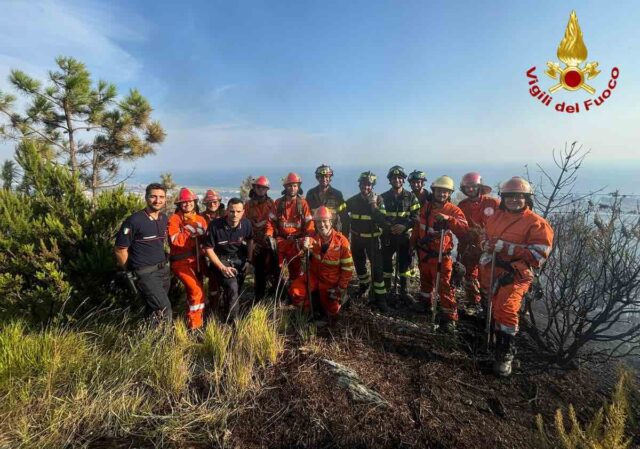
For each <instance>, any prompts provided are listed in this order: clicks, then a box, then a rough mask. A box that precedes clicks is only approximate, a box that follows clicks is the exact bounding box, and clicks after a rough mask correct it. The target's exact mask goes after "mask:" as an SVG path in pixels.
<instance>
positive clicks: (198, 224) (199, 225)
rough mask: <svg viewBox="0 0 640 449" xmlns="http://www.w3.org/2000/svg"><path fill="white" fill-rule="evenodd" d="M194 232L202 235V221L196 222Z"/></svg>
mask: <svg viewBox="0 0 640 449" xmlns="http://www.w3.org/2000/svg"><path fill="white" fill-rule="evenodd" d="M196 232H197V233H198V235H204V228H203V227H202V223H197V225H196Z"/></svg>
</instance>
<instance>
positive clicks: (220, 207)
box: [200, 189, 225, 225]
mask: <svg viewBox="0 0 640 449" xmlns="http://www.w3.org/2000/svg"><path fill="white" fill-rule="evenodd" d="M202 204H204V207H205V210H204V211H202V212H201V213H200V215H202V216H203V217H204V218H205V219H206V220H207V225H208V224H209V222H210V221H211V220H213V219H214V218H219V217H224V214H225V210H224V204H222V197H221V196H220V194H218V192H216V191H215V190H213V189H209V190H207V192H206V193H205V194H204V198H202Z"/></svg>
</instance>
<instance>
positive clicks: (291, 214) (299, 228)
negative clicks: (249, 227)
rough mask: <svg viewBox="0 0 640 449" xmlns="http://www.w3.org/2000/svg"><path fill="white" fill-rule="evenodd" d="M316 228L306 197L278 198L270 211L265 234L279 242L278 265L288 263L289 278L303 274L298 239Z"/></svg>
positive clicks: (292, 278)
mask: <svg viewBox="0 0 640 449" xmlns="http://www.w3.org/2000/svg"><path fill="white" fill-rule="evenodd" d="M313 230H314V224H313V216H312V215H311V210H310V209H309V205H308V204H307V201H306V200H305V199H304V198H301V197H300V196H297V197H296V198H294V199H291V200H288V199H287V198H286V197H282V198H279V199H277V200H276V201H275V202H274V203H273V206H272V208H271V212H269V220H268V221H267V224H266V229H265V234H266V235H267V236H268V237H275V238H276V240H277V242H278V266H280V267H282V266H283V264H285V263H286V264H288V265H287V266H288V269H289V279H290V280H291V281H293V280H294V279H296V278H297V277H299V276H302V264H301V259H300V258H301V257H302V256H301V254H300V250H301V247H300V245H299V242H298V239H299V238H301V237H306V236H309V235H310V234H311V233H312V232H313Z"/></svg>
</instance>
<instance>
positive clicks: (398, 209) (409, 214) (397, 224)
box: [381, 165, 420, 305]
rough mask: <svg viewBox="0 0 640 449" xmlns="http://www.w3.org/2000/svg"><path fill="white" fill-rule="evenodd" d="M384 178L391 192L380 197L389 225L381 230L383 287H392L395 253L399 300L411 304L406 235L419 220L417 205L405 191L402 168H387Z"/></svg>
mask: <svg viewBox="0 0 640 449" xmlns="http://www.w3.org/2000/svg"><path fill="white" fill-rule="evenodd" d="M387 179H388V180H389V184H391V189H389V190H387V191H386V192H384V193H383V194H382V195H381V197H382V201H383V203H384V209H385V211H386V216H387V222H388V223H389V227H388V228H387V229H384V231H383V235H382V263H383V268H384V281H385V288H386V290H387V291H389V290H390V288H391V279H392V278H393V276H394V266H393V256H394V254H395V256H396V267H395V272H396V273H395V275H396V277H399V278H400V298H399V299H400V300H401V301H403V302H405V303H406V304H414V302H415V300H414V299H413V297H412V296H411V295H410V294H409V292H408V288H407V284H408V282H407V279H408V278H409V276H410V266H411V252H410V249H409V236H410V234H411V230H412V229H413V227H414V225H415V223H416V222H417V221H418V213H419V211H420V203H419V202H418V199H417V198H416V196H415V195H414V194H413V193H411V192H409V191H407V190H405V189H404V181H405V179H407V174H406V173H405V171H404V168H402V167H400V166H399V165H394V166H393V167H391V168H390V169H389V172H388V173H387ZM396 305H398V304H396Z"/></svg>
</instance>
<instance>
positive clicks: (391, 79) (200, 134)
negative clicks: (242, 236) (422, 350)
mask: <svg viewBox="0 0 640 449" xmlns="http://www.w3.org/2000/svg"><path fill="white" fill-rule="evenodd" d="M572 9H575V10H576V12H577V15H578V20H579V23H580V26H581V28H582V32H583V35H584V41H585V44H586V46H587V49H588V51H589V56H588V61H597V62H599V64H600V65H599V68H600V69H601V70H602V72H601V73H600V75H599V76H598V77H596V78H594V79H593V80H590V81H589V84H591V85H592V86H593V87H594V88H596V90H597V93H596V96H597V95H598V94H599V93H600V92H602V91H603V90H604V89H605V88H606V84H607V82H608V81H609V78H610V72H611V69H612V68H613V67H618V68H619V70H620V76H619V78H618V80H617V86H616V88H615V89H614V90H613V91H612V94H611V96H610V97H609V98H608V99H606V101H605V103H604V104H603V105H602V106H600V107H598V108H595V109H594V110H592V111H589V112H585V111H581V112H580V113H578V114H573V115H571V114H566V113H559V112H556V111H554V110H553V109H552V108H549V107H545V106H543V105H542V104H541V103H540V102H539V101H538V100H536V99H534V98H533V97H532V96H531V95H530V94H529V92H528V89H529V85H528V84H527V82H528V79H527V77H526V72H527V70H528V69H530V68H531V67H533V66H535V67H536V68H537V69H536V73H537V75H538V77H539V79H540V81H539V84H540V86H541V87H542V88H543V89H548V88H549V87H551V85H553V84H554V82H553V80H551V79H550V78H548V77H547V76H546V75H544V73H543V72H544V69H545V68H546V67H545V66H546V62H547V61H556V60H557V58H556V49H557V46H558V44H559V42H560V40H561V39H562V36H563V34H564V30H565V27H566V25H567V21H568V19H569V14H570V12H571V10H572ZM0 11H1V13H0V90H5V91H6V90H8V88H9V85H8V82H7V76H8V74H9V71H10V70H11V69H13V68H19V69H21V70H23V71H26V72H27V73H29V74H31V75H33V76H36V77H39V78H44V77H45V76H46V73H47V71H48V70H51V69H53V67H54V58H55V57H56V56H58V55H65V56H73V57H75V58H77V59H79V60H81V61H83V62H85V63H86V64H87V66H88V68H89V70H90V71H91V73H92V74H93V76H94V79H96V80H97V79H105V80H108V81H110V82H113V83H115V84H116V85H117V86H118V88H119V91H120V92H121V93H126V92H127V91H128V90H129V89H130V88H137V89H139V90H140V91H141V92H142V94H143V95H144V96H146V97H147V98H148V99H149V101H150V102H151V104H152V106H153V107H154V117H155V118H157V119H159V120H160V121H161V123H162V124H163V126H164V128H165V130H166V132H167V139H166V141H165V142H164V143H163V144H162V145H161V146H160V147H159V148H158V151H157V154H156V155H154V156H151V157H147V158H145V159H143V160H140V161H138V162H137V163H136V166H137V170H138V172H139V173H159V172H167V171H172V170H179V171H185V170H186V171H188V170H203V169H207V168H208V167H210V168H211V170H216V169H217V168H220V169H222V168H224V169H225V170H228V169H235V168H245V167H247V166H251V167H256V169H255V170H254V172H256V171H259V169H260V167H265V168H266V167H269V168H282V170H283V171H288V170H289V169H295V168H296V167H305V168H308V167H313V166H316V165H319V164H320V163H329V164H332V165H336V166H341V165H342V166H363V169H364V168H366V166H367V165H370V164H375V165H376V166H384V165H385V164H388V165H391V164H400V165H404V166H407V167H426V170H427V171H428V167H429V165H430V164H437V165H438V166H442V165H446V164H452V165H454V164H461V163H464V164H466V165H471V166H472V165H473V164H478V165H479V166H480V165H481V164H488V163H489V164H514V163H515V164H519V163H522V164H524V163H535V162H540V161H543V162H544V161H549V160H551V151H552V150H553V149H554V148H562V147H564V145H565V142H572V141H575V140H577V141H579V142H580V143H581V144H582V145H583V146H584V147H585V148H588V149H590V150H591V154H590V155H589V158H588V163H590V164H592V167H596V168H597V165H598V164H604V163H606V164H611V163H613V164H620V166H625V167H628V166H629V164H636V163H638V160H639V159H640V158H638V154H640V152H639V151H638V149H637V143H638V140H639V139H638V138H639V137H640V133H639V131H638V130H639V125H638V119H639V118H640V114H639V108H640V101H639V100H640V86H639V85H638V80H639V79H640V76H639V75H640V30H639V29H638V26H637V24H638V23H640V3H639V2H637V1H618V2H613V3H612V2H604V1H598V2H596V1H581V2H557V1H535V2H534V1H529V2H524V1H523V2H520V1H519V2H513V1H494V2H476V1H459V2H454V1H412V0H405V1H401V2H399V1H371V0H368V1H359V0H356V1H349V2H344V1H330V0H325V1H322V2H320V1H307V0H295V1H294V0H291V1H269V2H267V1H245V0H234V1H225V2H222V1H212V0H207V1H190V2H167V1H161V0H154V1H150V0H140V1H135V2H131V1H120V0H110V1H108V2H107V1H103V2H97V1H95V0H83V1H53V0H29V1H26V0H0ZM553 97H554V103H555V102H561V101H566V102H567V103H571V104H572V103H574V102H582V101H584V100H585V99H587V98H590V95H589V94H588V93H586V92H584V91H579V92H568V91H560V92H557V93H556V94H554V96H553ZM12 151H13V150H12V147H11V145H9V144H6V143H5V144H3V145H0V159H4V158H7V157H10V156H11V154H12ZM638 166H639V167H640V164H638Z"/></svg>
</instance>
